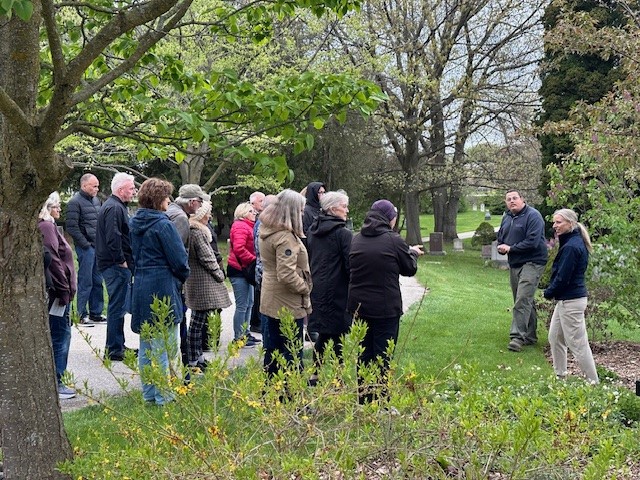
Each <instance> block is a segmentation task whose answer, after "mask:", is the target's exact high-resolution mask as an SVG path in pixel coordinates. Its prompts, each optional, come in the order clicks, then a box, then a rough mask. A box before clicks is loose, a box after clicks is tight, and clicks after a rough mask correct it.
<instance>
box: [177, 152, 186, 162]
mask: <svg viewBox="0 0 640 480" xmlns="http://www.w3.org/2000/svg"><path fill="white" fill-rule="evenodd" d="M185 158H186V155H185V154H184V153H183V152H181V151H179V150H178V151H177V152H176V162H178V163H182V162H183V160H184V159H185Z"/></svg>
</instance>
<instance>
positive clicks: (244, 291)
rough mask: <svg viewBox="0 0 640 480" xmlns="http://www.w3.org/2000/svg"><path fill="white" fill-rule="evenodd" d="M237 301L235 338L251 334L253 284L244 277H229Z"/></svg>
mask: <svg viewBox="0 0 640 480" xmlns="http://www.w3.org/2000/svg"><path fill="white" fill-rule="evenodd" d="M229 280H230V281H231V286H232V287H233V296H234V297H235V301H236V311H235V313H234V314H233V339H234V340H239V339H240V338H242V337H244V336H246V335H248V334H249V324H250V322H251V307H253V285H251V284H250V283H249V282H247V280H246V279H245V278H244V277H229Z"/></svg>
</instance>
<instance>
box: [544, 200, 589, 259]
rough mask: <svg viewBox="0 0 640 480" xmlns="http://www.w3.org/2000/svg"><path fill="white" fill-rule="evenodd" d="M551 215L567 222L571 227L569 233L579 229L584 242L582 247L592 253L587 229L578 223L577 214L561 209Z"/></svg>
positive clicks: (568, 209) (567, 209)
mask: <svg viewBox="0 0 640 480" xmlns="http://www.w3.org/2000/svg"><path fill="white" fill-rule="evenodd" d="M553 215H554V216H555V215H559V216H560V217H562V218H564V219H565V220H566V221H567V222H569V225H571V231H574V230H575V229H576V228H577V229H579V230H580V235H581V236H582V240H583V241H584V246H585V247H587V250H589V251H590V252H593V246H592V245H591V238H590V237H589V232H588V231H587V228H586V227H585V226H584V225H583V224H581V223H580V222H579V221H578V214H577V213H576V212H574V211H573V210H571V209H570V208H561V209H559V210H556V211H555V212H553Z"/></svg>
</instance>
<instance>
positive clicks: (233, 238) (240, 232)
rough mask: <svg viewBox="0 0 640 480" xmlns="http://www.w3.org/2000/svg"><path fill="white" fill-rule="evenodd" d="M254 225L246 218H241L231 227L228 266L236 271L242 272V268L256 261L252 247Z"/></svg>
mask: <svg viewBox="0 0 640 480" xmlns="http://www.w3.org/2000/svg"><path fill="white" fill-rule="evenodd" d="M254 224H255V222H253V221H251V220H249V219H248V218H241V219H238V220H236V221H235V222H233V225H231V231H230V233H229V243H230V245H229V261H228V264H229V265H230V266H232V267H233V268H235V269H236V270H242V267H246V266H248V265H249V264H250V263H251V262H253V261H254V260H255V259H256V252H255V247H254V245H253V225H254Z"/></svg>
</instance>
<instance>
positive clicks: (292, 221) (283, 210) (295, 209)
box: [260, 189, 306, 237]
mask: <svg viewBox="0 0 640 480" xmlns="http://www.w3.org/2000/svg"><path fill="white" fill-rule="evenodd" d="M305 203H306V199H305V198H304V197H303V196H302V195H301V194H299V193H298V192H295V191H293V190H290V189H286V190H283V191H281V192H280V193H279V194H278V195H277V196H276V199H275V200H274V201H273V202H272V203H270V204H269V206H268V207H267V208H265V209H264V210H263V211H262V213H261V214H260V223H261V224H263V225H265V226H267V227H269V228H275V229H281V230H289V231H290V232H293V233H294V234H296V235H297V236H298V237H302V236H303V235H304V234H303V233H302V209H303V208H304V205H305Z"/></svg>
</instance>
